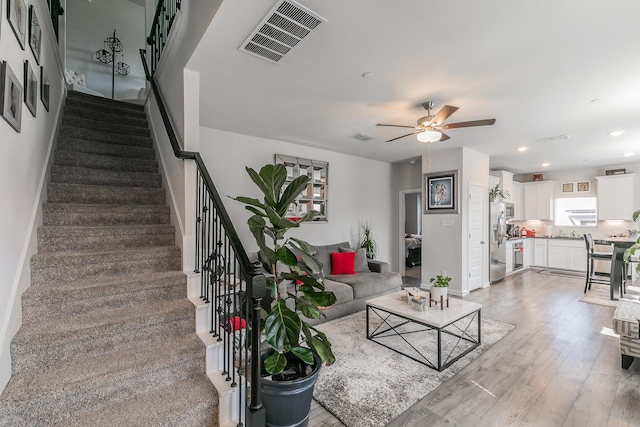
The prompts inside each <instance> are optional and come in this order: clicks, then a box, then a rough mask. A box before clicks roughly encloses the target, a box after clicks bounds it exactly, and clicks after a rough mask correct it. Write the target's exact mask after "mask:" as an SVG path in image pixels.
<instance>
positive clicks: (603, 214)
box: [596, 173, 635, 221]
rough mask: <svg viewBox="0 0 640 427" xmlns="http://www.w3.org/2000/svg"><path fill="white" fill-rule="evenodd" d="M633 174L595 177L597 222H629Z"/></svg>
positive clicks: (631, 210)
mask: <svg viewBox="0 0 640 427" xmlns="http://www.w3.org/2000/svg"><path fill="white" fill-rule="evenodd" d="M634 177H635V174H634V173H630V174H625V175H607V176H596V181H597V183H598V193H597V194H598V221H603V220H609V219H613V220H627V221H630V220H631V214H632V213H633V211H634V209H633V196H634V193H633V181H634V179H635V178H634Z"/></svg>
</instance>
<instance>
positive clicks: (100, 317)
mask: <svg viewBox="0 0 640 427" xmlns="http://www.w3.org/2000/svg"><path fill="white" fill-rule="evenodd" d="M194 330H195V315H194V311H193V304H192V303H191V301H189V300H188V299H186V298H178V299H173V300H163V301H157V302H154V303H149V304H143V305H138V306H133V307H122V308H118V309H115V310H111V311H106V312H96V313H86V314H82V315H76V316H72V317H61V318H58V319H53V320H43V321H42V322H38V323H34V322H32V323H29V324H26V325H23V327H22V328H20V330H19V331H18V333H17V334H16V336H15V337H14V339H13V341H12V342H11V355H12V358H14V359H15V360H13V363H12V366H13V371H14V373H15V372H21V371H23V370H24V369H40V368H42V367H47V366H54V365H57V364H59V363H62V362H69V361H72V360H77V359H79V358H86V357H90V356H95V355H98V354H102V353H105V352H110V351H113V350H118V349H124V348H129V347H133V346H136V345H140V344H142V343H145V342H150V341H154V340H156V339H157V338H158V337H163V336H173V335H184V334H188V333H190V332H193V331H194Z"/></svg>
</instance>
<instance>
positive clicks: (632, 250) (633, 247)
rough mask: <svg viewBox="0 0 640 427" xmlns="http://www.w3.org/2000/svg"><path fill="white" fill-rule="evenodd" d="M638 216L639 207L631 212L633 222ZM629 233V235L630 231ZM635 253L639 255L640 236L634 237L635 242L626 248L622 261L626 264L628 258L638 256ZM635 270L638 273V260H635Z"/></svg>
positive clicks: (639, 212)
mask: <svg viewBox="0 0 640 427" xmlns="http://www.w3.org/2000/svg"><path fill="white" fill-rule="evenodd" d="M639 217H640V209H639V210H637V211H635V212H634V213H633V222H638V218H639ZM629 234H630V235H631V233H629ZM636 235H637V233H636ZM636 253H638V255H640V236H639V237H638V238H637V239H636V242H635V243H634V244H633V245H631V247H629V248H627V249H626V250H625V251H624V262H625V263H627V264H628V263H629V262H630V258H632V257H637V256H638V255H636ZM636 271H637V272H638V274H640V262H637V261H636Z"/></svg>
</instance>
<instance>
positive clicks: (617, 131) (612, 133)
mask: <svg viewBox="0 0 640 427" xmlns="http://www.w3.org/2000/svg"><path fill="white" fill-rule="evenodd" d="M623 133H624V131H623V130H614V131H611V132H609V136H620V135H622V134H623Z"/></svg>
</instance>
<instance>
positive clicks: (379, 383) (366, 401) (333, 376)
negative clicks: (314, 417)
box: [314, 311, 515, 427]
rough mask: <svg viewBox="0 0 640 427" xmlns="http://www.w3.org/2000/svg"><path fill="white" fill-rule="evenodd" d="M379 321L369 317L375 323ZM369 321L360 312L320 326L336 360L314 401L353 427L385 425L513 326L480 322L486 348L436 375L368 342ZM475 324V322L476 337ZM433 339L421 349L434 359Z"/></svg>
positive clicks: (322, 373)
mask: <svg viewBox="0 0 640 427" xmlns="http://www.w3.org/2000/svg"><path fill="white" fill-rule="evenodd" d="M375 317H376V316H375V315H373V314H372V315H371V321H372V322H373V321H374V320H373V319H374V318H375ZM365 322H366V319H365V312H364V311H361V312H358V313H355V314H352V315H350V316H347V317H343V318H341V319H337V320H334V321H331V322H327V323H325V324H322V325H320V326H318V329H321V330H322V331H323V332H325V333H326V334H327V337H328V338H329V340H330V341H331V342H332V349H333V352H334V354H335V355H336V362H335V363H334V364H333V365H332V366H328V367H326V366H325V367H323V368H322V369H321V371H320V375H319V379H318V382H317V384H316V386H315V390H314V399H315V400H316V401H317V402H318V403H320V404H321V405H322V406H324V407H325V408H326V409H327V410H328V411H329V412H331V413H332V414H333V415H334V416H335V417H336V418H338V419H340V421H342V422H343V423H344V424H345V425H347V426H349V427H375V426H384V425H386V424H387V423H389V421H391V420H392V419H394V418H395V417H397V416H398V415H399V414H401V413H402V412H404V411H405V410H407V409H408V408H409V407H410V406H411V405H413V404H414V403H416V402H417V401H418V400H420V399H422V398H423V397H424V396H426V395H427V394H428V393H429V392H431V391H432V390H434V389H435V388H436V387H438V385H440V384H441V383H442V382H443V381H445V380H446V379H448V378H450V377H451V376H453V375H454V374H456V373H457V372H459V371H460V370H461V369H462V368H464V367H465V366H467V365H468V364H469V363H470V362H471V361H472V360H474V359H475V358H477V357H478V356H479V355H480V354H482V353H484V352H485V351H487V350H488V349H489V348H490V347H491V346H492V345H494V344H495V343H496V342H498V341H499V340H500V339H501V338H502V337H504V336H505V335H506V334H507V333H508V332H509V331H511V330H512V329H513V328H514V327H515V326H514V325H510V324H507V323H504V322H500V321H496V320H492V319H487V318H482V336H481V338H482V345H480V346H479V347H478V348H476V349H474V350H473V351H471V352H470V353H469V354H467V355H466V356H464V357H463V358H461V359H460V360H458V361H457V362H455V363H454V364H453V365H451V366H450V367H449V368H447V369H445V370H444V371H443V372H438V371H436V370H435V369H431V368H429V367H427V366H425V365H423V364H420V363H418V362H416V361H414V360H412V359H410V358H408V357H406V356H404V355H401V354H398V353H396V352H395V351H392V350H390V349H388V348H386V347H384V346H382V345H380V344H377V343H375V342H373V341H370V340H368V339H367V338H366V336H365V335H366V332H365V331H366V324H365ZM467 323H468V321H467ZM476 325H477V320H473V325H472V326H471V328H470V329H473V331H474V333H475V331H476V330H477V326H476ZM463 328H464V327H463ZM429 335H430V336H432V337H433V338H432V339H431V340H429V339H427V338H422V337H421V338H420V341H421V344H423V345H421V347H422V348H421V350H422V351H424V352H426V353H428V352H431V356H432V357H435V354H436V348H437V347H436V341H435V333H431V334H429ZM445 336H447V335H446V334H443V337H445ZM396 339H397V340H400V338H396ZM443 341H444V338H443ZM445 347H446V344H445ZM430 359H431V357H430ZM431 360H433V359H431Z"/></svg>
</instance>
